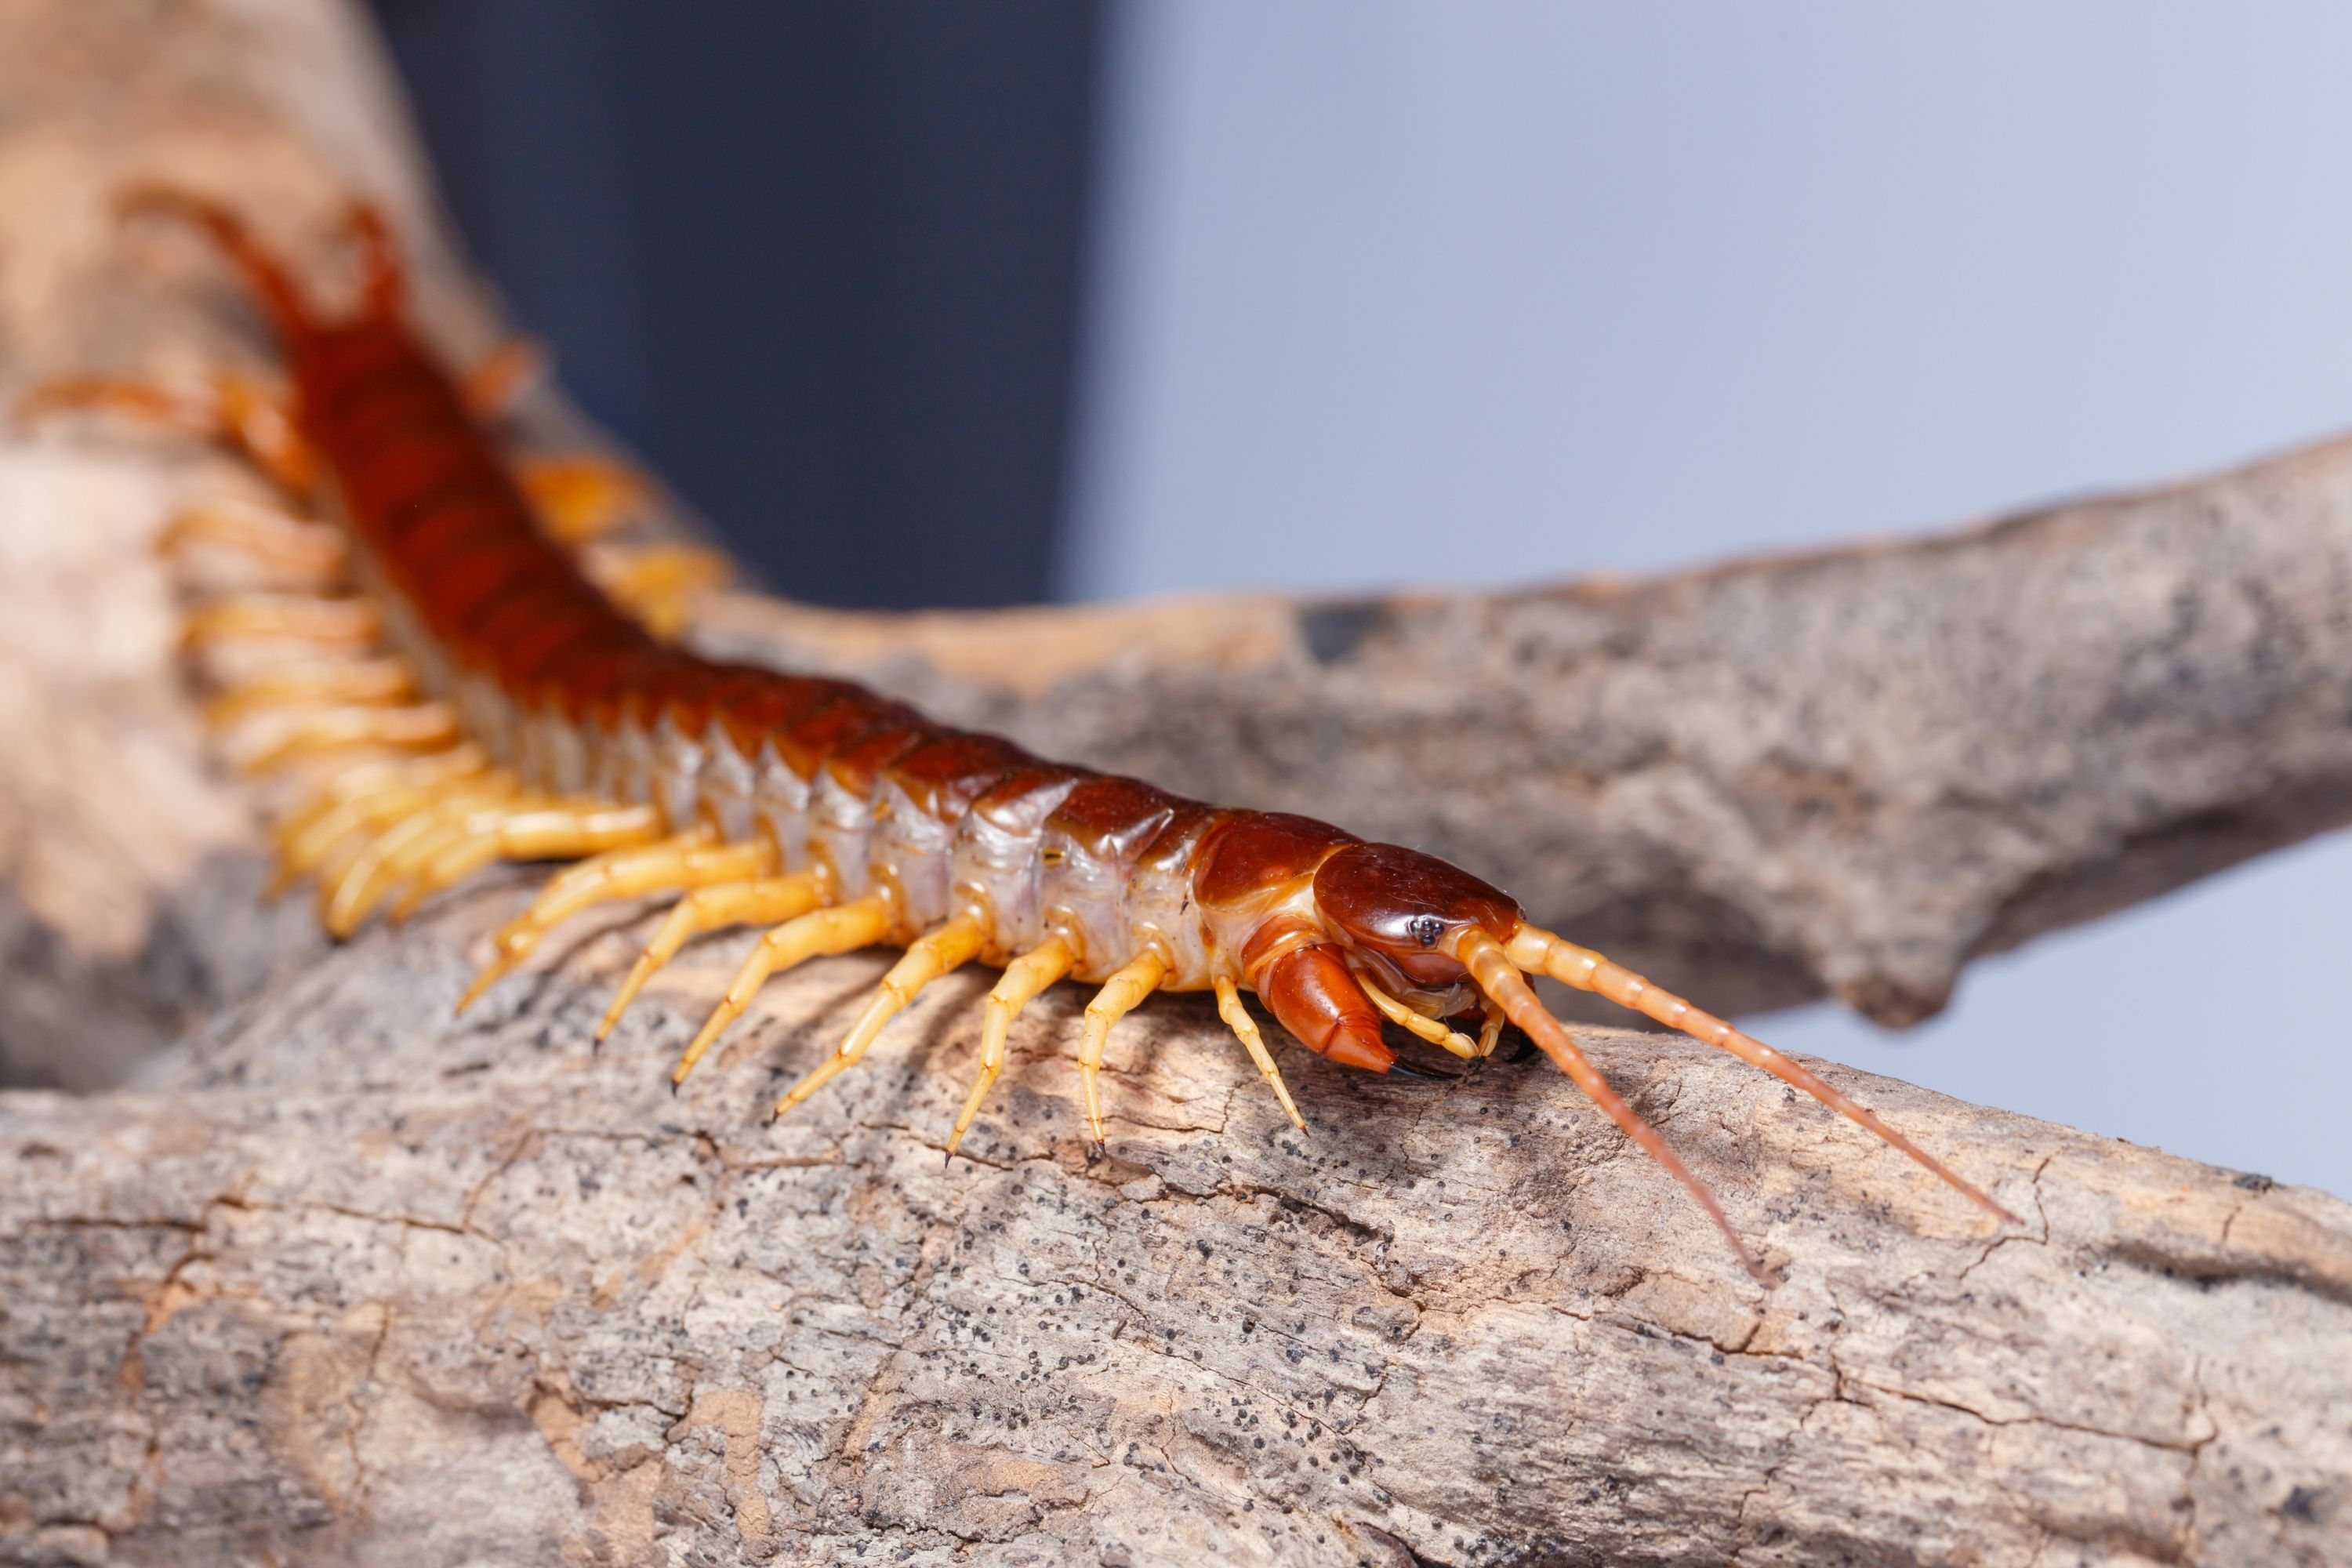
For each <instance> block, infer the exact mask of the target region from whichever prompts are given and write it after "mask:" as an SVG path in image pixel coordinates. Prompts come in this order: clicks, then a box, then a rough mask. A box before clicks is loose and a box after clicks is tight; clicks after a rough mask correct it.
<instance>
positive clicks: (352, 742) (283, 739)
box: [245, 702, 460, 774]
mask: <svg viewBox="0 0 2352 1568" xmlns="http://www.w3.org/2000/svg"><path fill="white" fill-rule="evenodd" d="M459 734H460V731H459V730H458V728H457V710H455V709H453V708H451V707H450V706H449V705H448V704H447V703H446V702H414V703H409V704H406V705H404V706H402V707H397V708H387V707H379V706H373V705H367V704H353V705H352V706H349V707H341V708H329V709H327V710H323V711H321V712H317V713H311V714H307V715H305V716H304V717H303V718H302V719H300V720H299V721H297V722H296V723H294V725H293V726H292V727H290V728H289V729H288V730H286V731H284V732H282V733H280V734H278V735H276V736H274V737H272V738H271V740H270V741H269V742H268V744H267V745H265V746H263V747H262V748H261V750H259V751H258V752H255V753H254V754H253V755H252V756H250V757H247V759H246V760H245V771H246V772H247V773H252V774H258V773H268V772H270V771H271V770H272V769H275V768H280V767H283V766H285V765H286V764H287V763H292V762H299V761H300V760H301V759H303V758H305V757H310V756H315V755H317V754H318V753H319V752H335V751H344V750H348V749H350V748H352V747H355V746H367V747H379V748H383V749H386V750H393V751H405V752H433V751H440V750H442V749H444V748H446V747H448V746H451V745H454V744H456V743H457V740H458V738H459Z"/></svg>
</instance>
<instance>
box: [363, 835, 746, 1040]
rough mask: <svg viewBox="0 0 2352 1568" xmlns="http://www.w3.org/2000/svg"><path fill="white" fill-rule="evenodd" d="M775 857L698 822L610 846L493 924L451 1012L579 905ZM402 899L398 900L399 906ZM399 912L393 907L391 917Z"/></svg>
mask: <svg viewBox="0 0 2352 1568" xmlns="http://www.w3.org/2000/svg"><path fill="white" fill-rule="evenodd" d="M775 861H776V851H775V847H774V846H773V845H772V844H770V843H768V842H767V840H765V839H757V840H754V841H752V842H751V843H748V844H727V843H722V842H721V841H720V840H719V835H718V832H717V830H716V829H714V828H711V827H709V826H704V827H698V828H697V829H695V830H694V831H693V832H691V833H681V834H677V835H675V836H673V837H669V838H666V839H663V840H662V841H661V842H659V843H657V844H646V845H636V846H632V847H628V848H624V849H614V850H610V851H607V852H606V853H604V854H603V855H599V856H597V857H595V858H593V859H590V860H586V861H583V862H582V863H581V864H580V865H577V866H573V867H571V868H568V869H566V870H564V871H562V873H560V874H559V875H557V877H556V878H555V879H554V880H552V881H551V882H550V883H548V885H547V886H546V887H545V888H543V889H541V890H540V894H539V897H538V898H536V899H534V900H531V906H530V909H528V910H524V911H523V912H522V913H521V914H520V915H517V916H516V917H515V918H514V919H513V920H511V921H508V922H507V923H506V925H505V926H503V927H501V928H500V929H499V933H498V935H497V936H496V937H494V938H493V939H492V945H493V947H494V948H495V950H496V952H495V956H493V957H492V958H491V960H490V962H489V963H486V964H484V965H483V966H482V970H481V973H478V974H477V975H476V976H475V977H474V983H473V984H471V985H469V986H467V988H466V994H464V995H463V996H461V997H459V998H458V999H457V1011H459V1012H461V1013H462V1012H464V1011H465V1010H466V1009H467V1007H468V1006H470V1005H473V1003H474V1001H475V999H476V998H478V997H479V996H480V995H481V994H482V993H484V992H485V991H488V989H489V988H490V987H491V986H493V985H495V984H498V982H499V979H500V977H502V976H504V975H506V974H508V973H511V972H512V971H513V970H514V969H515V968H516V966H517V965H519V964H520V963H523V962H524V961H525V960H526V959H528V958H530V955H531V954H532V953H533V952H537V951H538V948H539V944H540V943H541V942H543V941H545V940H546V938H547V933H548V932H549V931H552V930H554V929H555V927H556V926H557V925H559V924H561V923H562V921H567V920H569V919H571V918H572V916H573V915H575V914H578V913H580V912H581V911H582V910H586V909H589V908H591V907H592V906H593V905H596V904H600V903H609V902H612V901H614V900H620V899H634V898H638V897H641V896H643V895H644V894H646V893H657V892H664V891H667V890H669V889H700V888H709V887H718V886H721V885H724V884H728V883H733V882H741V881H744V880H746V879H755V878H759V877H761V876H763V875H765V874H766V873H767V872H769V871H771V870H772V869H774V868H775ZM406 903H407V900H403V905H404V906H405V905H406ZM401 912H402V911H401V910H399V909H395V910H394V914H395V915H398V914H400V913H401Z"/></svg>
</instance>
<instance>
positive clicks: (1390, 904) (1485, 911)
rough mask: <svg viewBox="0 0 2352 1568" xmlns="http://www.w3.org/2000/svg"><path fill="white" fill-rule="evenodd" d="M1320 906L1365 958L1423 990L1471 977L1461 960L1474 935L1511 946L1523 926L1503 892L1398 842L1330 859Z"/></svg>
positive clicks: (1322, 871) (1320, 880) (1322, 875)
mask: <svg viewBox="0 0 2352 1568" xmlns="http://www.w3.org/2000/svg"><path fill="white" fill-rule="evenodd" d="M1315 907H1316V909H1317V910H1318V912H1319V913H1320V914H1321V915H1322V917H1323V920H1324V922H1325V924H1326V925H1327V926H1328V928H1329V930H1330V931H1331V932H1332V934H1333V935H1335V936H1337V937H1338V938H1339V940H1340V941H1341V942H1345V943H1346V944H1347V945H1348V947H1349V948H1350V949H1351V950H1352V951H1353V952H1355V953H1356V954H1357V955H1358V956H1360V957H1361V958H1364V959H1368V960H1370V961H1371V962H1372V963H1373V966H1374V967H1375V968H1376V969H1386V970H1389V971H1393V972H1394V973H1395V975H1396V976H1397V977H1398V978H1399V979H1401V980H1402V981H1403V982H1404V983H1405V984H1407V985H1408V986H1409V987H1411V988H1412V989H1415V990H1422V991H1442V990H1445V989H1448V988H1450V987H1452V986H1455V985H1459V984H1464V983H1465V982H1467V981H1468V980H1469V979H1470V978H1471V976H1470V971H1469V968H1468V966H1467V965H1466V964H1465V962H1464V961H1463V959H1462V958H1460V957H1458V956H1456V955H1457V953H1459V952H1462V951H1463V950H1464V939H1465V937H1466V936H1467V935H1468V934H1469V933H1470V932H1472V931H1483V932H1485V933H1486V935H1487V936H1489V937H1491V938H1493V939H1494V940H1495V941H1496V942H1508V941H1510V939H1511V937H1512V936H1513V934H1515V933H1516V932H1517V931H1518V929H1519V927H1520V925H1521V924H1522V923H1523V920H1522V917H1521V915H1520V912H1519V906H1518V904H1517V902H1516V901H1514V900H1512V898H1511V897H1510V895H1509V894H1507V893H1505V892H1504V891H1503V890H1502V889H1499V888H1496V887H1494V886H1492V885H1490V884H1488V883H1486V882H1483V881H1481V880H1479V879H1477V878H1475V877H1474V876H1472V875H1471V874H1470V873H1469V872H1467V871H1465V870H1463V869H1462V868H1460V867H1458V866H1449V865H1447V864H1446V863H1445V862H1444V861H1443V860H1440V859H1438V858H1436V857H1435V856H1433V855H1424V854H1423V853H1422V852H1421V851H1419V850H1418V849H1407V848H1405V847H1403V846H1402V845H1397V844H1350V845H1349V846H1347V847H1345V848H1343V849H1341V850H1339V852H1338V853H1336V854H1334V855H1332V856H1331V857H1329V858H1328V859H1326V860H1325V861H1324V862H1323V864H1322V865H1321V866H1319V867H1318V868H1317V869H1316V872H1315Z"/></svg>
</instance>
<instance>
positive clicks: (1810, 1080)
mask: <svg viewBox="0 0 2352 1568" xmlns="http://www.w3.org/2000/svg"><path fill="white" fill-rule="evenodd" d="M1505 953H1506V956H1507V957H1508V958H1509V960H1510V961H1511V963H1514V964H1516V965H1517V966H1518V967H1519V968H1521V969H1524V970H1527V971H1529V972H1530V973H1538V974H1549V975H1550V976H1551V977H1552V978H1553V979H1554V980H1557V981H1559V983H1560V984H1563V985H1572V986H1574V987H1576V989H1578V990H1579V991H1590V992H1592V993H1593V994H1596V995H1601V996H1606V997H1607V998H1609V1000H1611V1001H1612V1002H1614V1003H1616V1004H1617V1005H1619V1006H1621V1007H1626V1008H1630V1009H1632V1010H1633V1012H1636V1013H1639V1014H1641V1015H1642V1016H1643V1017H1645V1018H1652V1019H1654V1020H1656V1021H1657V1022H1659V1023H1661V1024H1664V1026H1666V1027H1668V1028H1669V1029H1679V1030H1681V1031H1682V1032H1683V1033H1684V1034H1686V1035H1688V1036H1690V1037H1692V1038H1693V1039H1695V1040H1698V1041H1701V1042H1703V1043H1705V1044H1706V1045H1710V1046H1714V1047H1717V1048H1718V1049H1721V1050H1727V1051H1729V1052H1730V1053H1731V1054H1732V1055H1733V1056H1735V1057H1738V1058H1739V1059H1740V1060H1741V1061H1744V1062H1747V1063H1748V1064H1749V1065H1750V1066H1752V1067H1759V1068H1763V1069H1764V1070H1765V1071H1766V1072H1769V1073H1770V1074H1771V1075H1772V1076H1773V1077H1774V1078H1777V1079H1780V1081H1781V1082H1782V1083H1785V1084H1788V1085H1790V1087H1791V1088H1794V1089H1803V1090H1804V1091H1805V1092H1806V1093H1807V1094H1810V1095H1811V1096H1812V1097H1813V1098H1814V1099H1815V1100H1820V1101H1821V1102H1822V1104H1823V1105H1826V1106H1828V1107H1829V1108H1830V1109H1831V1110H1834V1111H1836V1112H1837V1113H1838V1114H1839V1115H1841V1116H1843V1117H1845V1118H1847V1119H1848V1120H1850V1121H1853V1122H1855V1123H1856V1124H1857V1125H1859V1126H1863V1127H1866V1128H1868V1129H1869V1130H1870V1131H1873V1132H1875V1133H1876V1134H1878V1136H1879V1137H1881V1138H1883V1139H1885V1141H1886V1142H1887V1143H1888V1144H1889V1145H1891V1146H1892V1147H1894V1148H1896V1149H1900V1150H1901V1151H1903V1152H1904V1153H1906V1154H1908V1155H1909V1156H1910V1157H1911V1158H1912V1159H1914V1160H1916V1161H1917V1162H1918V1163H1920V1164H1921V1165H1923V1166H1925V1167H1926V1168H1927V1169H1928V1170H1930V1171H1932V1172H1934V1173H1936V1174H1937V1176H1939V1177H1941V1178H1942V1179H1943V1180H1944V1181H1945V1182H1946V1183H1948V1184H1950V1186H1951V1187H1952V1188H1953V1189H1954V1190H1955V1191H1957V1192H1958V1193H1959V1194H1961V1195H1963V1196H1964V1197H1966V1198H1967V1199H1968V1200H1969V1202H1970V1203H1972V1204H1975V1205H1978V1206H1979V1207H1980V1208H1982V1209H1984V1210H1986V1211H1987V1212H1988V1213H1990V1214H1993V1215H1998V1216H1999V1217H2000V1218H2001V1219H2004V1220H2007V1221H2008V1222H2009V1223H2010V1224H2011V1225H2021V1224H2023V1223H2024V1222H2023V1221H2022V1220H2020V1219H2019V1218H2018V1217H2017V1216H2016V1215H2013V1214H2011V1213H2010V1212H2009V1211H2008V1210H2007V1209H2005V1208H2003V1207H2001V1206H2000V1205H1999V1204H1997V1203H1995V1202H1993V1200H1992V1199H1991V1198H1990V1197H1989V1196H1987V1195H1986V1194H1984V1193H1983V1192H1982V1191H1980V1190H1979V1189H1978V1188H1977V1187H1976V1186H1974V1185H1972V1184H1969V1183H1968V1182H1966V1181H1963V1180H1962V1179H1961V1178H1960V1177H1959V1176H1958V1174H1956V1173H1954V1172H1953V1171H1952V1170H1951V1168H1950V1167H1949V1166H1948V1165H1946V1164H1945V1163H1943V1162H1942V1161H1941V1160H1938V1159H1937V1158H1936V1157H1935V1156H1934V1155H1933V1154H1930V1153H1928V1152H1927V1151H1926V1150H1925V1149H1922V1148H1920V1147H1919V1145H1917V1144H1916V1143H1914V1142H1911V1140H1909V1139H1908V1138H1906V1137H1905V1136H1903V1134H1902V1133H1900V1132H1897V1131H1895V1129H1894V1128H1892V1127H1889V1126H1888V1125H1886V1123H1885V1122H1884V1121H1880V1120H1879V1119H1878V1118H1877V1117H1876V1116H1875V1115H1874V1114H1873V1113H1872V1112H1871V1111H1870V1110H1869V1109H1868V1108H1867V1107H1865V1106H1862V1105H1857V1104H1855V1103H1854V1102H1853V1100H1848V1099H1847V1098H1846V1097H1845V1096H1844V1095H1843V1094H1840V1093H1839V1092H1838V1091H1837V1090H1836V1089H1832V1088H1831V1087H1830V1086H1829V1085H1828V1084H1826V1083H1824V1082H1823V1081H1822V1079H1819V1078H1818V1077H1816V1076H1814V1075H1813V1074H1812V1073H1811V1072H1808V1071H1806V1070H1805V1069H1804V1068H1801V1067H1799V1066H1798V1065H1797V1064H1796V1063H1795V1062H1793V1061H1790V1059H1789V1058H1787V1057H1785V1056H1782V1055H1781V1054H1780V1052H1779V1051H1776V1050H1774V1049H1773V1048H1772V1047H1769V1046H1768V1045H1766V1044H1765V1043H1764V1042H1763V1041H1761V1040H1759V1039H1757V1038H1755V1037H1753V1036H1750V1035H1745V1034H1742V1033H1741V1032H1740V1031H1739V1030H1738V1029H1736V1028H1734V1027H1732V1026H1730V1025H1729V1024H1727V1023H1725V1022H1724V1021H1723V1020H1722V1019H1720V1018H1718V1017H1717V1016H1715V1015H1714V1014H1712V1013H1709V1012H1706V1011H1705V1010H1703V1009H1701V1008H1697V1007H1694V1006H1692V1005H1690V1004H1689V1003H1687V1002H1685V1001H1684V1000H1683V999H1682V998H1681V997H1679V996H1677V995H1675V994H1674V993H1673V992H1671V991H1664V990H1661V989H1659V988H1658V987H1657V986H1655V985H1653V984H1650V983H1649V982H1648V981H1646V980H1644V979H1643V978H1642V977H1641V976H1640V975H1638V974H1636V973H1633V971H1632V970H1630V969H1627V968H1626V967H1625V966H1624V965H1622V964H1621V963H1612V962H1611V961H1609V960H1608V959H1606V958H1603V957H1601V955H1600V954H1599V953H1597V952H1593V951H1592V950H1591V949H1590V948H1583V947H1579V946H1577V945H1576V944H1575V943H1574V942H1568V941H1564V940H1563V939H1561V938H1559V937H1557V936H1554V935H1553V934H1552V933H1551V932H1549V931H1545V930H1543V929H1542V928H1541V927H1539V926H1532V925H1524V924H1523V925H1521V926H1520V927H1519V929H1518V931H1517V932H1516V933H1515V934H1513V936H1512V938H1511V941H1510V945H1509V946H1508V948H1507V949H1506V950H1505ZM1512 1022H1513V1023H1517V1022H1518V1020H1517V1018H1514V1019H1513V1020H1512ZM1521 1027H1522V1028H1524V1027H1526V1026H1525V1025H1521Z"/></svg>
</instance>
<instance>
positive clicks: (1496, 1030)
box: [1478, 996, 1510, 1057]
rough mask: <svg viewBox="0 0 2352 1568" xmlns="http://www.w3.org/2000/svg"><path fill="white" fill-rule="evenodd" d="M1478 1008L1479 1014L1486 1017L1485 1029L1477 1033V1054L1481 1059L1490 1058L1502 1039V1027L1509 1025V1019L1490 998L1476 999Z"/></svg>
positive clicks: (1500, 1007)
mask: <svg viewBox="0 0 2352 1568" xmlns="http://www.w3.org/2000/svg"><path fill="white" fill-rule="evenodd" d="M1478 1007H1479V1011H1480V1012H1482V1013H1484V1014H1486V1027H1484V1028H1482V1029H1480V1030H1479V1031H1478V1054H1479V1055H1480V1056H1482V1057H1491V1056H1493V1055H1494V1054H1495V1047H1496V1045H1497V1044H1499V1043H1500V1042H1501V1040H1502V1038H1503V1026H1504V1025H1505V1024H1507V1023H1509V1022H1510V1019H1509V1018H1508V1017H1507V1016H1505V1015H1504V1012H1503V1008H1502V1005H1501V1004H1500V1003H1498V1002H1496V1000H1495V999H1494V998H1493V997H1492V996H1481V997H1480V998H1478Z"/></svg>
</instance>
